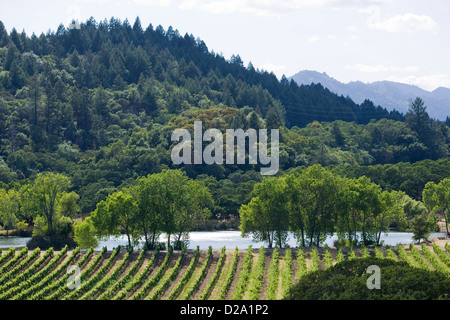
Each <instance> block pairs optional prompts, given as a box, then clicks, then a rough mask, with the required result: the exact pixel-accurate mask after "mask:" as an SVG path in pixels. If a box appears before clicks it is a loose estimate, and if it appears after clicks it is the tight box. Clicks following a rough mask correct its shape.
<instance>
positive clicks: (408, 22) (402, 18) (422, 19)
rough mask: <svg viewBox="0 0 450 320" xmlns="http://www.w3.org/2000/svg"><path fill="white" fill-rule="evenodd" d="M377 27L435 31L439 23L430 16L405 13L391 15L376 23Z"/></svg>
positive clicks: (393, 29) (391, 29) (411, 30)
mask: <svg viewBox="0 0 450 320" xmlns="http://www.w3.org/2000/svg"><path fill="white" fill-rule="evenodd" d="M375 28H376V29H380V30H384V31H388V32H417V31H435V30H436V29H437V24H436V22H435V21H434V20H433V19H432V18H431V17H429V16H426V15H417V14H414V13H405V14H403V15H396V16H393V17H390V18H388V19H386V20H384V21H382V22H381V23H379V24H378V25H376V26H375Z"/></svg>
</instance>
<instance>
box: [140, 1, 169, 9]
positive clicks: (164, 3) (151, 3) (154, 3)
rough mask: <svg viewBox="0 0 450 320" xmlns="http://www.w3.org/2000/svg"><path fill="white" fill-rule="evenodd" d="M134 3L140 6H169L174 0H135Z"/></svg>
mask: <svg viewBox="0 0 450 320" xmlns="http://www.w3.org/2000/svg"><path fill="white" fill-rule="evenodd" d="M133 3H134V4H135V5H138V6H154V7H168V6H170V5H171V4H172V1H171V0H133Z"/></svg>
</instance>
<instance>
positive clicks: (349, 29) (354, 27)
mask: <svg viewBox="0 0 450 320" xmlns="http://www.w3.org/2000/svg"><path fill="white" fill-rule="evenodd" d="M347 30H348V31H350V32H357V31H358V28H357V27H356V26H349V27H348V28H347Z"/></svg>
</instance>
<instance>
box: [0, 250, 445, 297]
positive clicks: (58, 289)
mask: <svg viewBox="0 0 450 320" xmlns="http://www.w3.org/2000/svg"><path fill="white" fill-rule="evenodd" d="M368 256H374V257H377V258H383V259H392V260H398V261H405V262H407V263H408V264H409V265H411V266H414V267H417V268H425V269H429V270H438V271H440V272H443V273H445V274H448V275H450V245H449V244H448V243H447V244H445V246H443V247H442V246H438V245H437V244H432V245H424V244H422V245H410V246H396V247H380V248H375V249H367V248H358V249H354V250H353V249H350V250H348V249H344V250H341V249H339V250H336V249H334V248H330V249H329V248H320V249H316V248H312V249H304V250H302V249H267V248H263V247H261V248H258V249H256V248H252V247H249V248H248V249H246V250H238V249H237V248H236V249H234V250H233V249H226V248H225V247H224V248H222V250H213V249H212V248H209V250H199V249H198V248H197V249H195V250H187V249H184V250H181V251H175V250H168V251H167V250H165V251H159V250H155V251H143V250H142V251H138V250H135V251H126V250H124V249H120V248H116V249H114V250H113V251H106V250H105V249H104V250H102V251H99V252H96V251H94V250H80V249H75V250H73V251H69V250H67V249H66V248H65V249H63V250H61V251H59V252H55V251H53V250H52V249H50V250H47V251H41V250H39V249H35V250H33V251H31V250H28V249H27V248H24V249H9V250H4V251H3V252H1V255H0V300H277V299H281V298H282V297H283V296H285V294H286V292H287V291H288V290H289V288H290V286H291V285H292V284H294V283H295V282H296V281H298V279H300V278H301V277H302V276H303V275H305V274H307V273H309V272H311V271H314V270H317V269H319V268H321V269H326V268H329V267H331V266H332V265H333V264H335V263H337V262H340V261H343V260H346V259H347V260H349V259H358V258H364V257H368ZM74 266H76V267H77V268H76V267H75V268H74Z"/></svg>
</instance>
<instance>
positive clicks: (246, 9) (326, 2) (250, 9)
mask: <svg viewBox="0 0 450 320" xmlns="http://www.w3.org/2000/svg"><path fill="white" fill-rule="evenodd" d="M141 1H145V0H141ZM390 1H391V0H262V1H261V0H181V3H180V5H179V8H180V9H200V10H203V11H206V12H209V13H214V14H229V13H251V14H255V15H257V16H282V15H284V14H288V13H291V12H293V11H300V10H307V9H325V8H328V9H347V8H363V7H366V6H367V5H368V4H382V3H386V2H390Z"/></svg>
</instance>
